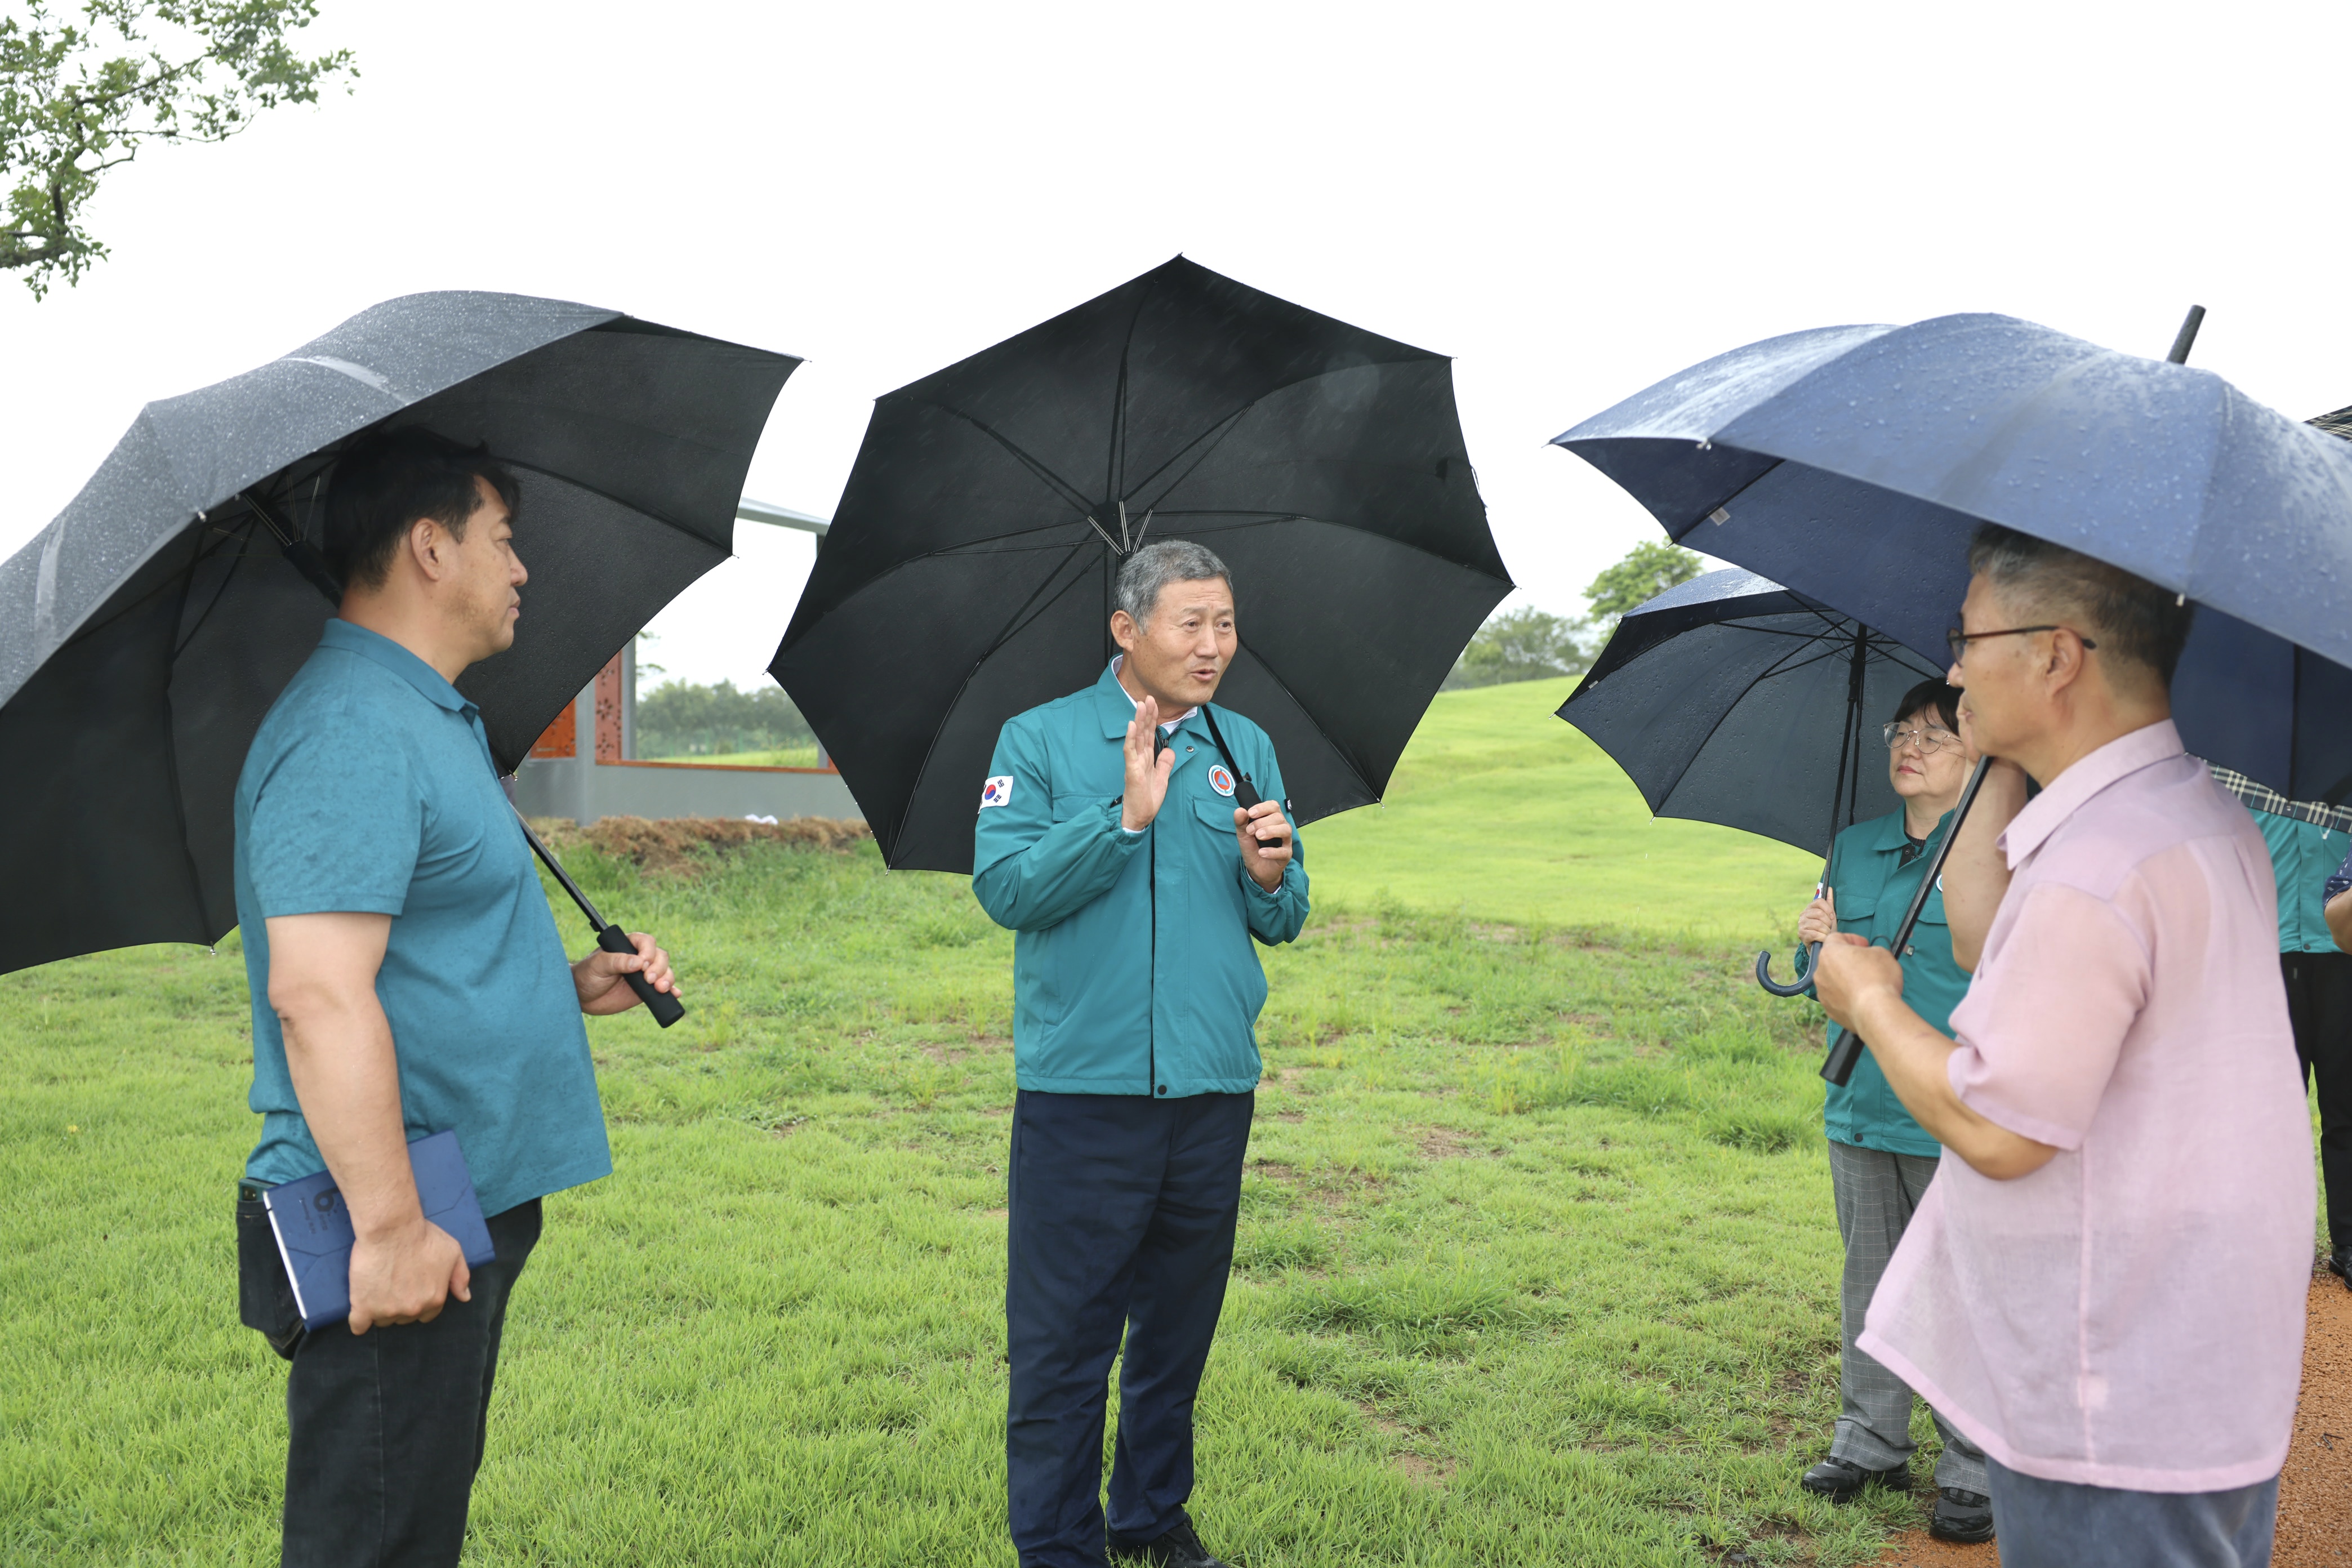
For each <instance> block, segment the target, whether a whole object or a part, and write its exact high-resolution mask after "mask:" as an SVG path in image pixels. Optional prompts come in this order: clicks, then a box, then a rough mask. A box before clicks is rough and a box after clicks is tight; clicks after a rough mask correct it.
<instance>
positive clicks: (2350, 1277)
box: [2327, 1247, 2352, 1290]
mask: <svg viewBox="0 0 2352 1568" xmlns="http://www.w3.org/2000/svg"><path fill="white" fill-rule="evenodd" d="M2327 1271H2328V1272H2329V1273H2330V1274H2333V1275H2335V1276H2336V1278H2337V1279H2341V1280H2343V1281H2344V1288H2345V1289H2347V1290H2352V1247H2337V1248H2336V1250H2335V1251H2333V1252H2331V1253H2329V1254H2328V1255H2327Z"/></svg>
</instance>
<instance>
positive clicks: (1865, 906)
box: [1822, 811, 1969, 1158]
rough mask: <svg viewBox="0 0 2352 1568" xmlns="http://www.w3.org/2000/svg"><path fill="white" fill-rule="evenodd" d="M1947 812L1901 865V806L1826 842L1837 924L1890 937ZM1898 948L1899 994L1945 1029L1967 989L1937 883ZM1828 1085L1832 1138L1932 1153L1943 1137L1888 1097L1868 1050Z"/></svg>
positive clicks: (1880, 938) (1826, 1117) (1838, 1032)
mask: <svg viewBox="0 0 2352 1568" xmlns="http://www.w3.org/2000/svg"><path fill="white" fill-rule="evenodd" d="M1951 820H1952V818H1951V816H1950V814H1949V813H1947V814H1946V815H1945V816H1944V819H1943V821H1941V822H1939V823H1937V825H1936V830H1935V831H1934V832H1933V833H1931V834H1929V835H1928V836H1927V843H1926V844H1925V845H1924V846H1922V847H1921V848H1920V851H1919V854H1918V857H1917V858H1916V859H1914V860H1913V861H1912V862H1911V864H1910V865H1908V866H1905V865H1903V864H1902V859H1903V846H1904V842H1905V840H1904V837H1903V814H1902V813H1901V812H1900V811H1895V812H1890V813H1888V814H1887V815H1886V816H1879V817H1874V818H1872V819H1871V820H1870V821H1868V822H1857V823H1855V824H1854V825H1853V826H1852V827H1849V828H1847V829H1846V830H1845V831H1844V832H1843V833H1841V834H1839V835H1838V836H1837V840H1836V842H1835V843H1833V844H1832V845H1831V846H1830V868H1829V873H1828V879H1829V885H1830V886H1831V887H1832V888H1833V889H1836V891H1837V913H1838V930H1840V931H1853V933H1855V934H1856V935H1858V936H1862V937H1866V938H1868V939H1869V941H1870V942H1871V944H1872V945H1873V946H1874V947H1885V946H1886V945H1887V944H1888V943H1889V942H1893V941H1894V940H1895V928H1896V927H1897V926H1899V925H1901V924H1902V923H1903V914H1904V911H1905V910H1908V909H1909V908H1910V907H1911V896H1912V895H1913V894H1914V893H1916V892H1917V891H1918V890H1919V879H1920V878H1921V877H1922V876H1925V875H1926V874H1927V862H1928V861H1929V860H1931V859H1933V858H1935V854H1936V846H1937V843H1938V842H1940V841H1941V839H1942V838H1943V836H1944V833H1945V831H1946V830H1947V829H1948V827H1949V826H1950V824H1951ZM1898 956H1900V957H1902V959H1903V1000H1904V1001H1905V1002H1906V1003H1908V1004H1910V1006H1911V1010H1912V1011H1913V1012H1915V1013H1916V1014H1918V1015H1919V1016H1921V1017H1922V1018H1925V1019H1926V1020H1927V1022H1928V1024H1930V1025H1931V1026H1934V1027H1936V1028H1937V1029H1940V1030H1942V1031H1943V1032H1944V1033H1946V1034H1949V1033H1951V1028H1952V1009H1953V1008H1955V1007H1957V1006H1958V1005H1959V1004H1960V998H1961V997H1962V996H1965V995H1967V994H1968V990H1969V974H1968V971H1966V970H1964V969H1962V968H1961V967H1960V966H1959V965H1958V963H1954V962H1952V928H1951V926H1950V925H1949V924H1948V922H1947V921H1946V920H1945V918H1944V895H1943V892H1942V890H1941V889H1937V891H1935V892H1931V893H1929V894H1928V895H1927V907H1926V908H1925V909H1923V910H1920V911H1919V923H1918V924H1917V925H1916V926H1915V927H1913V928H1912V932H1911V950H1910V952H1908V953H1907V954H1900V955H1898ZM1844 1033H1845V1031H1844V1030H1843V1029H1842V1028H1840V1027H1839V1026H1837V1025H1835V1024H1832V1025H1831V1026H1830V1036H1829V1037H1830V1043H1831V1044H1832V1045H1835V1044H1836V1043H1837V1041H1838V1039H1839V1037H1841V1036H1843V1034H1844ZM1827 1087H1828V1089H1829V1095H1828V1098H1827V1100H1826V1101H1825V1102H1824V1103H1823V1106H1822V1124H1823V1126H1824V1127H1825V1128H1826V1130H1827V1131H1828V1132H1829V1135H1830V1136H1831V1137H1832V1138H1834V1139H1836V1140H1837V1141H1838V1142H1841V1143H1853V1144H1856V1145H1858V1146H1859V1147H1862V1148H1864V1149H1877V1150H1881V1151H1884V1152H1886V1153H1889V1154H1923V1155H1927V1156H1929V1157H1931V1158H1932V1157H1933V1156H1935V1155H1937V1154H1940V1153H1941V1152H1943V1145H1941V1144H1939V1143H1937V1142H1936V1141H1935V1140H1934V1139H1933V1138H1930V1137H1929V1136H1928V1135H1927V1131H1926V1130H1925V1129H1923V1128H1921V1127H1920V1125H1919V1124H1918V1123H1917V1122H1916V1121H1912V1120H1911V1113H1910V1112H1909V1111H1907V1110H1904V1109H1903V1102H1902V1101H1901V1100H1897V1099H1895V1090H1894V1089H1893V1088H1892V1087H1890V1086H1889V1085H1888V1083H1887V1081H1886V1075H1885V1073H1884V1072H1881V1071H1880V1070H1879V1067H1878V1062H1877V1059H1876V1058H1874V1057H1873V1056H1872V1055H1871V1054H1870V1053H1869V1052H1868V1051H1864V1052H1863V1053H1862V1058H1861V1059H1860V1060H1859V1061H1857V1062H1855V1063H1854V1064H1853V1077H1852V1078H1851V1079H1847V1080H1846V1083H1845V1086H1844V1087H1843V1088H1840V1087H1839V1086H1838V1085H1836V1084H1830V1085H1829V1086H1827Z"/></svg>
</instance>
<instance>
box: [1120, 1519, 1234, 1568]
mask: <svg viewBox="0 0 2352 1568" xmlns="http://www.w3.org/2000/svg"><path fill="white" fill-rule="evenodd" d="M1110 1555H1111V1560H1112V1561H1113V1562H1115V1563H1151V1564H1153V1568H1230V1565H1229V1564H1227V1563H1225V1562H1224V1561H1223V1559H1221V1558H1216V1557H1212V1556H1210V1555H1209V1549H1208V1548H1207V1547H1205V1546H1203V1545H1202V1544H1201V1538H1200V1536H1198V1535H1197V1534H1195V1533H1193V1530H1192V1521H1190V1520H1186V1521H1184V1522H1183V1523H1181V1524H1180V1525H1178V1526H1177V1527H1176V1528H1175V1529H1173V1530H1171V1531H1169V1532H1168V1533H1167V1534H1165V1535H1163V1536H1161V1537H1160V1539H1159V1540H1157V1541H1147V1542H1144V1543H1143V1544H1142V1545H1140V1546H1122V1545H1119V1544H1118V1543H1117V1542H1113V1543H1112V1544H1111V1549H1110Z"/></svg>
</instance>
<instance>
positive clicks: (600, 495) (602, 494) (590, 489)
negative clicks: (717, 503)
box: [499, 458, 734, 554]
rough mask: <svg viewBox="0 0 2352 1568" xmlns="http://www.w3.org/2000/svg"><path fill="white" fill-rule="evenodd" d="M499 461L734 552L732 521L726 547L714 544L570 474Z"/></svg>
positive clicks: (517, 461)
mask: <svg viewBox="0 0 2352 1568" xmlns="http://www.w3.org/2000/svg"><path fill="white" fill-rule="evenodd" d="M499 461H500V462H502V463H504V464H505V465H506V466H507V467H508V468H521V469H523V470H524V471H526V472H528V473H533V474H543V475H545V476H546V477H547V478H549V479H553V480H555V481H556V482H557V483H559V484H565V485H569V486H571V487H572V489H575V490H578V491H580V492H581V493H582V494H583V495H592V496H594V497H595V498H596V499H597V500H606V501H611V502H612V503H613V504H614V506H617V507H619V508H621V509H622V510H625V511H627V512H629V513H630V514H631V515H632V516H635V517H642V518H644V519H645V520H646V521H648V522H653V523H657V524H659V525H660V526H661V527H663V528H667V529H668V530H669V531H671V532H672V533H682V534H684V535H685V536H686V537H687V538H688V539H691V540H693V541H694V542H696V543H697V544H700V545H705V546H708V547H709V548H710V549H712V550H719V549H725V550H726V551H727V552H728V553H730V554H732V553H733V552H734V542H733V527H732V521H733V520H731V519H730V520H729V521H730V527H729V542H728V543H727V544H726V545H724V546H721V545H717V544H712V543H711V542H710V540H709V537H708V536H707V535H704V534H700V533H698V532H696V531H694V530H693V529H690V528H688V527H687V526H686V524H684V523H682V522H672V521H670V520H669V519H668V518H666V517H664V516H662V515H661V514H660V513H659V512H656V511H647V510H646V509H645V508H644V507H642V506H640V505H638V504H637V503H636V502H635V501H633V500H622V499H621V498H620V497H619V496H616V495H614V494H613V493H611V492H610V491H608V490H603V489H598V488H597V487H596V486H594V485H584V484H582V483H581V482H580V481H579V480H578V479H573V478H572V476H571V475H570V474H559V473H557V472H556V471H555V470H554V469H553V468H541V467H540V466H539V465H537V464H536V463H526V462H523V461H522V460H521V459H520V458H499Z"/></svg>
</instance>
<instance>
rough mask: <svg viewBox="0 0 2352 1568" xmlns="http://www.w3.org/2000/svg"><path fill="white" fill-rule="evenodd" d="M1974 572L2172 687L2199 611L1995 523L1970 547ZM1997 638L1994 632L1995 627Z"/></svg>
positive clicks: (2142, 581) (2113, 569)
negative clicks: (2071, 623)
mask: <svg viewBox="0 0 2352 1568" xmlns="http://www.w3.org/2000/svg"><path fill="white" fill-rule="evenodd" d="M1969 571H1970V572H1972V573H1975V574H1977V575H1979V576H1980V577H1982V578H1984V580H1985V581H1986V582H1988V583H1990V584H1992V585H1993V587H1994V588H1995V589H1997V590H1999V591H2000V594H2001V595H2002V596H2003V597H2004V598H2006V599H2008V600H2009V601H2010V602H2011V604H2012V605H2021V606H2025V607H2028V608H2029V610H2030V613H2031V614H2032V616H2035V617H2037V618H2040V617H2043V616H2047V617H2048V618H2050V619H2052V620H2054V621H2061V622H2067V621H2082V622H2084V623H2085V625H2084V626H2082V627H2078V628H2077V629H2078V630H2087V631H2089V632H2090V633H2091V634H2092V640H2093V641H2095V642H2096V643H2097V644H2098V645H2099V651H2100V652H2102V653H2108V654H2113V655H2114V656H2115V657H2116V658H2120V659H2122V660H2123V661H2125V662H2126V663H2127V664H2137V665H2140V666H2142V667H2144V668H2146V669H2147V671H2148V672H2149V673H2150V674H2152V675H2154V676H2155V677H2156V678H2157V679H2158V681H2159V682H2161V683H2162V684H2164V685H2165V686H2170V685H2171V684H2172V672H2173V669H2174V668H2176V667H2177V666H2179V663H2180V649H2181V647H2182V646H2183V645H2185V644H2186V643H2187V642H2188V641H2189V623H2190V622H2191V620H2193V619H2194V617H2195V616H2196V614H2197V606H2196V605H2191V604H2189V603H2187V602H2186V601H2185V600H2184V599H2183V597H2182V596H2181V595H2178V594H2175V593H2172V592H2170V591H2169V590H2168V589H2164V588H2159V587H2158V586H2157V585H2156V584H2153V583H2151V582H2149V581H2148V580H2147V578H2145V577H2136V576H2134V575H2133V574H2130V573H2129V572H2126V571H2125V570H2124V569H2123V568H2122V567H2120V566H2110V565H2108V564H2107V563H2105V562H2104V561H2099V560H2095V559H2094V558H2093V557H2091V556H2088V555H2085V554H2084V553H2082V552H2080V551H2076V550H2069V549H2067V548H2066V547H2065V546H2064V545H2063V544H2053V543H2051V542H2049V541H2047V540H2043V539H2036V538H2034V537H2033V536H2032V535H2031V534H2027V533H2020V532H2018V531H2016V530H2015V529H2012V528H2003V527H2001V526H2000V524H1999V523H1995V522H1988V523H1984V524H1982V525H1980V526H1979V528H1978V529H1977V532H1976V538H1975V539H1974V540H1972V541H1970V542H1969ZM1985 629H1986V630H1988V631H1990V630H1991V629H1992V628H1990V627H1987V628H1985Z"/></svg>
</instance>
